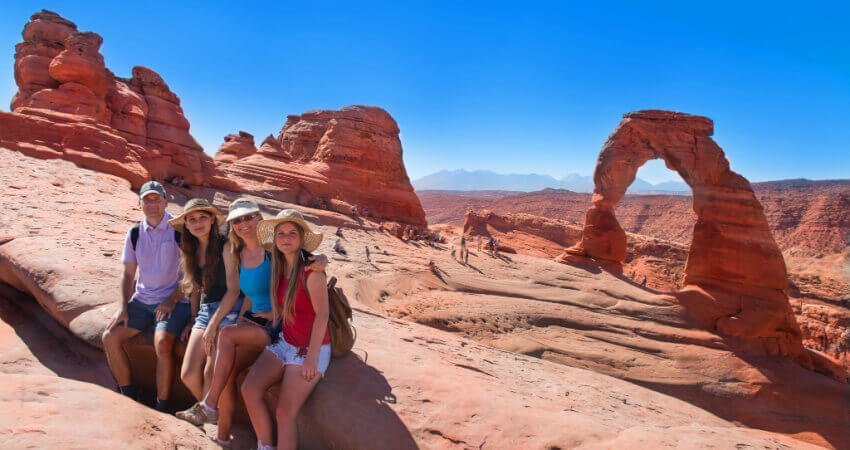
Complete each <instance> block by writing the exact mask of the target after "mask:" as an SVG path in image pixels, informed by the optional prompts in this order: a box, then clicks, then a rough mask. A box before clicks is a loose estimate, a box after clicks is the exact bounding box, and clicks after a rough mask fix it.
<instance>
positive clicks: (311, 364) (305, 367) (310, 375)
mask: <svg viewBox="0 0 850 450" xmlns="http://www.w3.org/2000/svg"><path fill="white" fill-rule="evenodd" d="M317 365H318V364H317V363H316V358H310V357H307V358H305V359H304V363H303V364H302V365H301V376H302V377H304V380H305V381H306V382H308V383H309V382H311V381H313V380H314V379H315V378H316V377H317V376H319V377H321V376H322V374H321V373H319V370H318V369H317V368H316V367H317Z"/></svg>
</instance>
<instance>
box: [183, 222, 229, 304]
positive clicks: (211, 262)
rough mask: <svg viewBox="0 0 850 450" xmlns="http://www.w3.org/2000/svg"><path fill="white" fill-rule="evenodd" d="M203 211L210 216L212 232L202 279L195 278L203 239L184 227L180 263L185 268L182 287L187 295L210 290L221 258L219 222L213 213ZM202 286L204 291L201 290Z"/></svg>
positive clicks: (208, 242) (208, 241)
mask: <svg viewBox="0 0 850 450" xmlns="http://www.w3.org/2000/svg"><path fill="white" fill-rule="evenodd" d="M201 212H202V213H204V214H207V215H208V216H210V218H211V219H212V223H211V224H210V234H209V238H208V239H207V249H206V254H205V255H204V261H205V264H204V269H203V272H202V275H201V279H200V280H196V279H195V270H196V269H197V268H198V246H199V245H200V244H201V241H199V240H198V238H196V237H195V235H193V234H192V233H190V232H189V230H188V229H187V228H186V227H184V228H183V230H184V231H183V236H181V241H182V242H181V245H180V252H181V253H182V257H181V258H180V263H181V266H182V268H183V281H182V282H181V287H182V288H183V293H184V294H186V295H187V296H190V295H192V294H193V293H195V292H209V289H210V288H212V285H213V278H215V275H216V269H217V268H218V264H219V262H220V260H221V235H220V234H219V232H218V224H217V223H216V220H215V217H213V216H212V214H209V213H207V212H205V211H201ZM202 286H203V289H204V290H203V291H201V287H202Z"/></svg>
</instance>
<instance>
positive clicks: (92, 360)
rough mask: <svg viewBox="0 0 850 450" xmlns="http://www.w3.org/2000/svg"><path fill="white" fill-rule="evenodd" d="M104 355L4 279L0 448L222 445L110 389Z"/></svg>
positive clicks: (1, 293)
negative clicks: (5, 283) (11, 286)
mask: <svg viewBox="0 0 850 450" xmlns="http://www.w3.org/2000/svg"><path fill="white" fill-rule="evenodd" d="M111 383H112V376H111V375H110V374H109V369H108V368H107V367H106V363H105V361H104V358H103V355H102V353H101V352H100V351H98V350H97V349H96V348H93V347H90V346H88V345H86V344H84V343H83V342H82V341H80V340H78V339H77V338H76V337H75V336H74V335H73V334H71V333H69V332H68V331H67V330H66V329H65V328H63V327H62V326H60V325H59V324H57V323H56V322H55V321H54V320H53V319H51V318H50V317H49V316H48V315H47V314H45V312H44V311H42V310H40V309H39V308H38V305H37V304H35V303H34V302H32V301H31V299H28V298H26V297H24V296H23V295H22V294H21V293H20V292H18V291H15V290H14V289H11V288H10V287H8V286H7V285H3V284H0V423H2V424H3V426H2V427H0V447H3V448H63V449H88V448H131V449H151V448H210V449H212V448H218V446H216V445H213V443H212V441H210V440H209V439H208V438H207V437H206V436H204V434H203V433H202V432H201V431H199V430H198V429H197V428H195V427H193V426H191V425H190V424H188V423H186V422H183V421H181V420H178V419H177V418H175V417H173V416H169V415H166V414H161V413H158V412H156V411H154V410H153V409H150V408H147V407H144V406H141V405H139V404H137V403H135V402H133V401H131V400H129V399H128V398H126V397H124V396H122V395H120V394H118V393H116V392H114V391H113V390H110V389H106V388H104V387H102V386H105V385H108V384H111Z"/></svg>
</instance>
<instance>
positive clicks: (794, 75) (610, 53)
mask: <svg viewBox="0 0 850 450" xmlns="http://www.w3.org/2000/svg"><path fill="white" fill-rule="evenodd" d="M387 3H389V2H387ZM397 3H398V4H394V5H392V4H383V3H369V2H339V3H336V2H327V1H326V2H299V3H298V4H290V3H289V2H244V3H243V4H242V5H240V6H226V5H223V4H215V3H212V2H210V3H207V4H205V3H197V4H189V3H188V2H174V1H171V2H156V1H150V2H142V3H136V4H131V3H127V2H96V1H85V2H76V1H69V0H63V1H53V0H49V1H42V2H14V3H13V4H12V2H4V4H3V5H2V6H0V53H2V54H3V55H4V56H3V57H2V58H3V59H2V60H4V61H6V62H5V66H4V67H5V69H3V70H0V86H2V87H3V88H2V89H0V108H2V109H3V110H8V107H9V102H10V100H11V97H12V95H13V94H14V92H15V91H16V87H15V84H14V78H13V55H14V45H15V44H16V43H18V42H20V41H21V36H20V32H21V30H22V29H23V25H24V24H25V23H26V21H27V20H28V19H29V16H30V15H31V14H32V13H34V12H36V11H38V10H40V9H42V8H44V9H48V10H52V11H55V12H58V13H59V14H61V15H62V16H63V17H65V18H67V19H69V20H71V21H73V22H75V23H76V24H77V26H78V28H79V29H80V30H83V31H95V32H97V33H98V34H100V35H101V36H102V37H103V39H104V44H103V46H102V47H101V53H102V54H103V55H104V58H105V60H106V65H107V67H108V68H109V69H110V70H112V71H113V72H115V74H116V75H118V76H129V75H130V70H131V68H132V67H133V66H135V65H141V66H146V67H149V68H151V69H153V70H155V71H157V72H158V73H160V74H161V75H162V76H163V78H164V79H165V81H166V82H167V83H168V85H169V86H170V87H171V89H172V90H173V91H174V92H175V93H176V94H177V95H178V96H179V97H180V99H181V100H182V105H183V108H184V111H185V113H186V115H187V117H188V118H189V121H190V123H191V124H192V129H191V132H192V134H193V135H194V136H195V138H196V139H197V140H198V141H199V142H200V143H201V145H203V146H204V148H205V149H206V151H207V152H208V153H210V154H213V153H214V152H215V151H216V150H217V148H218V146H219V145H220V144H221V142H222V140H223V137H224V135H226V134H229V133H233V132H236V131H238V130H244V131H248V132H250V133H252V134H254V136H255V138H256V141H257V143H258V144H259V142H260V141H262V139H263V138H264V137H265V136H267V135H268V134H275V135H276V134H277V133H278V131H279V130H280V128H281V127H282V126H283V123H284V122H285V118H286V116H287V115H289V114H299V113H302V112H305V111H308V110H313V109H337V108H340V107H343V106H347V105H353V104H365V105H374V106H380V107H382V108H384V109H386V110H387V111H388V112H389V113H390V114H391V115H392V116H393V117H394V118H395V119H396V121H397V122H398V123H399V127H400V128H401V139H402V144H403V146H404V160H405V164H406V166H407V170H408V174H409V175H410V176H411V178H419V177H421V176H424V175H427V174H429V173H432V172H436V171H438V170H441V169H486V170H492V171H495V172H501V173H541V174H549V175H553V176H555V177H562V176H564V175H566V174H568V173H573V172H577V173H581V174H590V173H592V171H593V167H594V165H595V161H596V157H597V155H598V153H599V150H600V148H601V146H602V144H603V143H604V142H605V139H606V138H607V136H608V135H609V134H610V133H611V132H612V131H613V130H614V127H615V126H616V125H617V123H618V122H619V121H620V119H621V117H622V114H624V113H626V112H629V111H633V110H638V109H671V110H677V111H682V112H687V113H691V114H698V115H704V116H708V117H710V118H711V119H713V120H714V123H715V140H716V141H717V142H718V143H719V144H720V145H721V147H723V149H724V150H725V151H726V154H727V157H728V158H729V160H730V162H731V164H732V169H733V170H735V171H736V172H738V173H740V174H742V175H744V176H745V177H747V178H748V179H750V180H751V181H765V180H774V179H784V178H800V177H802V178H811V179H826V178H850V27H848V25H847V23H846V18H847V17H850V6H848V5H850V3H848V2H836V3H819V2H797V3H789V4H787V5H785V4H782V3H781V2H765V3H760V4H757V3H756V2H741V1H737V2H710V3H705V4H702V3H701V2H668V3H661V2H658V3H655V2H648V1H644V2H622V3H619V2H605V3H602V2H599V3H596V2H580V3H572V4H571V3H568V2H552V3H536V4H535V3H520V2H486V3H484V2H482V3H473V2H434V1H432V2H427V3H425V2H420V3H418V4H415V6H411V5H413V3H410V4H407V2H397ZM589 5H590V6H589ZM639 176H641V177H642V178H644V179H647V180H649V181H652V182H659V181H665V180H670V179H677V178H678V176H677V175H676V174H675V173H673V172H671V171H668V170H666V169H664V168H663V164H660V163H656V164H648V165H647V166H645V167H644V168H643V169H642V170H641V172H640V173H639Z"/></svg>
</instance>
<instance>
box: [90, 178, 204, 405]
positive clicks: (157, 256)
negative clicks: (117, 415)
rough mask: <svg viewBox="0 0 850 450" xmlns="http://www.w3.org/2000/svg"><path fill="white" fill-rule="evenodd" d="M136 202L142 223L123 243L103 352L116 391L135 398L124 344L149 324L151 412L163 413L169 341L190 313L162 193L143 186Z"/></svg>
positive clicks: (169, 375)
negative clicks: (117, 297)
mask: <svg viewBox="0 0 850 450" xmlns="http://www.w3.org/2000/svg"><path fill="white" fill-rule="evenodd" d="M139 199H140V200H139V205H140V207H141V209H142V212H143V213H144V215H145V218H144V220H142V221H141V222H140V223H139V224H136V225H135V226H133V227H132V228H131V229H130V230H129V231H128V232H127V236H126V237H125V239H124V252H123V253H122V255H121V261H122V263H123V264H124V271H123V273H122V275H121V298H122V301H121V309H120V310H119V311H118V315H117V316H116V317H115V319H114V320H113V321H112V323H110V324H109V326H108V327H107V328H106V331H104V333H103V336H102V338H103V349H104V351H105V353H106V360H107V362H108V363H109V368H110V370H111V371H112V374H113V375H114V376H115V380H116V381H117V382H118V389H119V390H120V391H121V393H122V394H124V395H126V396H128V397H131V398H135V397H136V394H137V393H136V387H135V386H134V385H133V380H132V374H131V371H130V359H129V358H128V356H127V352H126V351H125V350H124V343H125V342H127V341H128V340H129V339H130V338H132V337H133V336H136V335H137V334H139V333H141V332H143V331H146V330H147V329H149V328H150V327H151V325H153V326H154V335H153V342H154V351H155V353H156V397H157V399H156V409H157V410H158V411H163V412H168V410H169V406H168V399H169V398H170V397H171V387H172V385H173V384H174V342H175V340H176V339H177V337H178V336H180V333H181V332H182V331H183V329H184V327H185V325H186V323H187V322H188V320H189V315H190V313H191V311H190V307H189V303H188V301H187V299H185V298H183V291H182V290H181V289H179V283H180V280H181V278H182V275H181V272H180V236H179V234H178V233H177V232H175V230H174V229H173V228H172V227H171V226H170V225H169V224H168V220H170V219H171V216H170V215H169V214H168V213H167V212H165V207H166V205H167V204H168V201H167V198H166V195H165V188H164V187H163V186H162V185H161V184H160V183H157V182H156V181H149V182H147V183H145V184H144V185H143V186H142V189H141V190H140V191H139ZM137 271H138V278H136V272H137ZM134 280H135V284H134V283H133V281H134ZM134 286H135V287H134Z"/></svg>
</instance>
